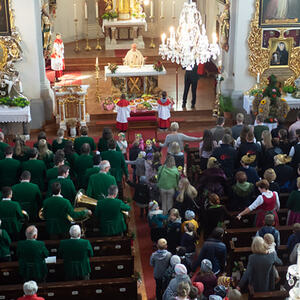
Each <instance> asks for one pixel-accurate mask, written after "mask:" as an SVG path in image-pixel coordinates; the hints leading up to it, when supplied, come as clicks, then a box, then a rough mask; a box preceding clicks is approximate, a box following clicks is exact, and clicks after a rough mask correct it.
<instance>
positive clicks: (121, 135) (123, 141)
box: [117, 132, 128, 160]
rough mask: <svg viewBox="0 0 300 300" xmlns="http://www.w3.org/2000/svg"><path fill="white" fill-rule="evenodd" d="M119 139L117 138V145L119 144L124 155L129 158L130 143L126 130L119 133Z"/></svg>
mask: <svg viewBox="0 0 300 300" xmlns="http://www.w3.org/2000/svg"><path fill="white" fill-rule="evenodd" d="M118 138H119V139H118V140H117V145H118V146H119V148H120V150H121V152H122V154H123V155H124V158H125V160H126V159H127V148H128V143H127V141H126V135H125V133H124V132H120V133H119V134H118Z"/></svg>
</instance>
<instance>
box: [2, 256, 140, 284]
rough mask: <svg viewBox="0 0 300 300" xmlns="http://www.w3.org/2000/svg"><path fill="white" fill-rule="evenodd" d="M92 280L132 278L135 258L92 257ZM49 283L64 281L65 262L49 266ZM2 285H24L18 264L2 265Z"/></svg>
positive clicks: (61, 261)
mask: <svg viewBox="0 0 300 300" xmlns="http://www.w3.org/2000/svg"><path fill="white" fill-rule="evenodd" d="M90 265H91V274H90V276H91V279H104V278H121V277H130V276H132V275H133V273H134V257H133V256H130V255H122V256H103V257H92V258H91V259H90ZM47 266H48V275H47V282H55V281H63V280H64V268H63V260H61V259H58V260H57V262H56V264H48V265H47ZM0 282H1V284H16V283H22V282H23V280H22V278H21V277H20V275H19V264H18V262H15V261H14V262H5V263H1V264H0Z"/></svg>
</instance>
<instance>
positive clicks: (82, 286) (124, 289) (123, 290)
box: [0, 277, 137, 300]
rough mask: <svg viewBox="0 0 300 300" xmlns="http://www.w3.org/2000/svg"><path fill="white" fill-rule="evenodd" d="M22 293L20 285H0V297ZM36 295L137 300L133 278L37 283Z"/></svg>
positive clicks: (57, 299)
mask: <svg viewBox="0 0 300 300" xmlns="http://www.w3.org/2000/svg"><path fill="white" fill-rule="evenodd" d="M22 294H23V286H22V285H2V286H0V299H9V300H16V299H17V298H19V297H20V296H22ZM38 296H40V297H44V298H45V299H46V300H52V299H53V300H54V299H55V300H66V299H74V300H87V299H88V297H90V299H103V300H111V299H130V300H137V282H136V280H135V279H134V278H131V277H126V278H113V279H97V280H80V281H67V282H53V283H46V284H45V283H44V284H39V290H38Z"/></svg>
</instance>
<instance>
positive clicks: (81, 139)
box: [74, 136, 96, 154]
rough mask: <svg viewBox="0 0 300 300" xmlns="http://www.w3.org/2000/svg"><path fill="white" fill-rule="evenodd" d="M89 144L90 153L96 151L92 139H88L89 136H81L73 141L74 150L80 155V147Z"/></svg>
mask: <svg viewBox="0 0 300 300" xmlns="http://www.w3.org/2000/svg"><path fill="white" fill-rule="evenodd" d="M85 143H87V144H89V145H90V147H91V152H93V151H95V150H96V144H95V141H94V139H93V138H91V137H89V136H81V137H78V138H76V139H75V141H74V150H75V151H76V152H77V153H78V154H80V150H81V146H82V145H83V144H85Z"/></svg>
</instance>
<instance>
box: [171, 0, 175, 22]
mask: <svg viewBox="0 0 300 300" xmlns="http://www.w3.org/2000/svg"><path fill="white" fill-rule="evenodd" d="M172 18H175V1H173V2H172Z"/></svg>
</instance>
